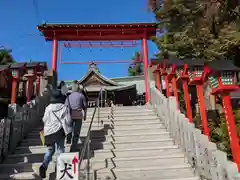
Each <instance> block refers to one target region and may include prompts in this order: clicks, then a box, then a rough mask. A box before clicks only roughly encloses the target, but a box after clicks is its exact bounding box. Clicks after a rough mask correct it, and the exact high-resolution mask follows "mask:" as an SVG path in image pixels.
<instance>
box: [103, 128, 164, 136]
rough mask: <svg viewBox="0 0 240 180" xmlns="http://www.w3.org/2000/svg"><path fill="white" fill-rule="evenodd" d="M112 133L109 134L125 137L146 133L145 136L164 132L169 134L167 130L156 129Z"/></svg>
mask: <svg viewBox="0 0 240 180" xmlns="http://www.w3.org/2000/svg"><path fill="white" fill-rule="evenodd" d="M111 131H112V132H108V134H111V133H112V134H114V135H124V136H131V135H133V134H135V133H139V134H140V133H145V134H151V133H154V134H155V133H158V132H160V133H162V132H167V131H166V129H165V128H155V129H137V130H134V129H121V130H118V129H113V130H111Z"/></svg>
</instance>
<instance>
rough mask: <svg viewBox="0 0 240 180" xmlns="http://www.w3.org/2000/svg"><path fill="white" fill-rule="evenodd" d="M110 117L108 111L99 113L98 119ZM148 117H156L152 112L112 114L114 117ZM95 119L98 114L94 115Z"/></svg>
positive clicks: (90, 114)
mask: <svg viewBox="0 0 240 180" xmlns="http://www.w3.org/2000/svg"><path fill="white" fill-rule="evenodd" d="M92 115H93V114H92V113H87V118H89V119H90V118H91V117H92ZM109 115H110V111H109V112H108V113H100V114H99V117H100V118H108V116H109ZM139 115H141V116H149V115H156V113H155V112H154V111H147V112H145V111H139V112H125V113H118V112H115V113H114V116H115V117H118V116H120V117H126V116H139ZM95 116H96V117H98V114H95Z"/></svg>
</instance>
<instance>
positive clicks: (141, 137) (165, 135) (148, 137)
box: [112, 132, 170, 142]
mask: <svg viewBox="0 0 240 180" xmlns="http://www.w3.org/2000/svg"><path fill="white" fill-rule="evenodd" d="M169 137H170V134H169V133H168V132H158V133H156V134H142V133H140V134H132V135H131V136H117V135H115V136H113V137H112V139H113V140H114V141H116V142H118V141H125V142H129V141H138V140H157V139H162V138H163V139H164V138H169Z"/></svg>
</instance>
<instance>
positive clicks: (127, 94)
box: [65, 63, 145, 106]
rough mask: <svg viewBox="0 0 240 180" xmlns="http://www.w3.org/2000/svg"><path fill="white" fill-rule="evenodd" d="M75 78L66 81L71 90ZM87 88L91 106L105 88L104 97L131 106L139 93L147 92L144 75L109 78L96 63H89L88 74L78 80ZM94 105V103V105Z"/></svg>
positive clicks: (118, 103) (115, 102)
mask: <svg viewBox="0 0 240 180" xmlns="http://www.w3.org/2000/svg"><path fill="white" fill-rule="evenodd" d="M73 82H74V80H68V81H65V83H66V85H67V87H68V88H69V92H71V88H72V84H73ZM78 83H79V84H82V85H83V87H84V88H85V89H86V90H87V93H88V96H89V106H91V103H95V101H96V99H97V97H98V95H99V92H100V90H101V89H102V90H103V94H102V96H103V99H105V100H107V101H108V100H113V101H114V104H117V105H123V106H129V105H132V103H133V102H134V101H136V98H137V95H141V94H143V93H144V92H145V85H144V76H143V75H142V76H128V77H118V78H107V77H105V76H103V75H102V74H101V73H100V72H99V70H98V67H97V65H96V64H95V63H91V64H89V67H88V71H87V72H86V74H85V75H84V76H83V77H82V78H81V79H80V80H78ZM93 106H94V105H93Z"/></svg>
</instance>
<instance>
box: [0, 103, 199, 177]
mask: <svg viewBox="0 0 240 180" xmlns="http://www.w3.org/2000/svg"><path fill="white" fill-rule="evenodd" d="M92 112H93V109H89V110H88V119H87V121H86V122H84V124H83V127H82V132H81V140H82V141H84V139H85V137H86V134H87V130H88V126H89V123H90V120H91V116H92ZM100 112H101V113H100V122H102V123H100V124H98V123H97V122H98V121H97V120H98V119H97V117H96V118H95V119H94V123H93V125H92V129H91V149H92V150H93V152H92V153H91V154H92V158H91V162H90V166H91V179H95V180H110V179H111V180H114V179H119V180H134V179H136V180H137V179H138V180H146V179H151V180H199V177H197V176H195V175H194V170H193V169H192V168H191V166H190V165H189V164H188V163H187V162H186V159H185V158H184V154H183V152H182V151H181V149H180V148H179V147H178V146H177V145H175V144H174V141H173V139H172V138H171V137H170V135H169V133H168V132H167V131H166V129H165V127H164V125H163V123H162V122H161V121H160V120H159V118H158V117H157V115H156V114H155V112H154V111H153V109H151V108H150V107H148V106H139V107H114V119H111V118H109V108H102V109H101V110H100ZM39 130H40V128H35V129H33V131H32V132H31V133H29V134H28V137H27V138H26V139H24V140H23V141H22V142H21V144H20V146H19V147H18V148H17V149H16V151H15V153H14V154H11V155H9V156H8V158H7V159H6V160H5V162H4V163H3V164H0V179H1V180H9V179H19V180H20V179H21V180H33V179H40V178H39V176H38V168H39V166H40V165H41V161H42V159H43V154H44V152H45V151H46V147H44V146H42V145H41V143H40V138H39ZM68 151H69V145H66V152H68ZM83 163H85V161H84V162H83ZM85 164H86V163H85ZM81 167H82V166H81ZM83 167H84V165H83ZM54 171H55V163H54V161H53V162H52V163H51V164H50V165H49V169H48V174H49V175H48V177H47V178H46V179H55V174H54Z"/></svg>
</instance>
